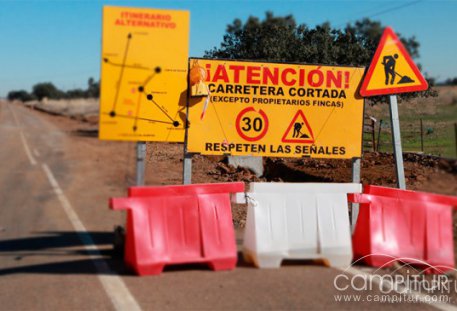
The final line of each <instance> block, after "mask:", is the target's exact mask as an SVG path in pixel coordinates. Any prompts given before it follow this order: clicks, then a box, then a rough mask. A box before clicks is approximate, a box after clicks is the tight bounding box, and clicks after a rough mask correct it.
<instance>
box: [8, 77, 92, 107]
mask: <svg viewBox="0 0 457 311" xmlns="http://www.w3.org/2000/svg"><path fill="white" fill-rule="evenodd" d="M99 96H100V82H95V80H94V78H89V80H88V81H87V89H86V90H83V89H72V90H68V91H66V92H64V91H62V90H59V89H58V88H57V87H56V86H55V85H54V84H52V83H51V82H43V83H37V84H35V85H34V86H33V88H32V93H28V92H27V91H25V90H19V91H11V92H9V93H8V99H9V100H21V101H29V100H34V99H38V100H42V99H43V98H44V97H46V98H49V99H64V98H69V99H73V98H98V97H99Z"/></svg>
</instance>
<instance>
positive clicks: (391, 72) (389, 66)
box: [382, 54, 398, 85]
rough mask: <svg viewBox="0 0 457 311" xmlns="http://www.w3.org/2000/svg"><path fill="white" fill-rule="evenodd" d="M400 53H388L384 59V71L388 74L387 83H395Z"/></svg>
mask: <svg viewBox="0 0 457 311" xmlns="http://www.w3.org/2000/svg"><path fill="white" fill-rule="evenodd" d="M397 58H398V54H394V56H392V55H387V56H384V58H383V59H382V65H384V73H385V74H386V81H385V84H386V85H388V84H389V78H390V84H394V82H395V64H396V63H397Z"/></svg>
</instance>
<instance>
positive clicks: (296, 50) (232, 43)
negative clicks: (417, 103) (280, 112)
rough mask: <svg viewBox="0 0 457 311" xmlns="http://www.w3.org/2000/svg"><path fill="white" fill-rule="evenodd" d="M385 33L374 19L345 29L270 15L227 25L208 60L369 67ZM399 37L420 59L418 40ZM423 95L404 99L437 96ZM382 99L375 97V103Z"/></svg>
mask: <svg viewBox="0 0 457 311" xmlns="http://www.w3.org/2000/svg"><path fill="white" fill-rule="evenodd" d="M383 31H384V27H383V26H382V25H381V23H380V22H377V21H372V20H370V19H363V20H360V21H357V22H355V23H354V24H348V25H346V27H345V28H344V29H335V28H332V27H331V25H330V24H329V23H324V24H322V25H319V26H316V27H315V28H309V27H308V26H306V25H305V24H301V25H297V23H296V21H295V18H294V17H293V16H292V15H288V16H285V17H276V16H274V15H273V13H271V12H267V13H266V17H265V19H264V20H260V19H259V18H257V17H253V16H251V17H249V18H248V19H247V21H246V22H245V23H243V22H242V21H241V20H240V19H235V20H234V21H233V23H232V24H230V25H228V26H227V30H226V34H225V35H224V37H223V40H222V43H221V45H220V47H219V48H217V47H214V48H213V49H212V50H209V51H206V52H205V57H208V58H219V59H245V60H261V61H273V62H294V63H295V62H299V63H309V64H325V65H345V66H364V67H368V66H369V64H370V61H371V58H372V57H373V55H374V53H375V51H376V47H377V45H378V42H379V39H380V38H381V35H382V33H383ZM399 38H400V40H401V41H402V42H403V44H404V45H405V47H406V49H407V50H408V52H409V53H410V55H411V57H413V58H417V57H418V56H419V42H418V41H417V40H416V38H415V37H411V38H404V37H402V36H401V35H400V36H399ZM419 93H420V94H419ZM419 93H413V94H408V95H404V96H403V98H410V97H414V96H418V95H421V96H430V95H434V94H435V92H434V91H433V90H432V91H430V90H428V91H425V92H419ZM382 99H383V98H382V97H378V98H372V100H373V101H374V102H378V101H380V100H382Z"/></svg>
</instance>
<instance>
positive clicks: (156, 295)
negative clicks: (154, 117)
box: [0, 102, 451, 310]
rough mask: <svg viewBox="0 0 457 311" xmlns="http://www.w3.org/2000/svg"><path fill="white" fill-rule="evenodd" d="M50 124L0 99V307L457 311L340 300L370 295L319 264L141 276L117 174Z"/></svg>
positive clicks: (175, 271) (187, 269)
mask: <svg viewBox="0 0 457 311" xmlns="http://www.w3.org/2000/svg"><path fill="white" fill-rule="evenodd" d="M50 120H51V118H50V117H49V116H46V117H45V116H44V115H43V114H42V113H40V112H37V111H32V110H29V109H27V108H25V107H23V106H21V105H19V104H9V103H6V102H0V142H1V147H0V163H1V165H0V309H1V310H112V309H118V310H137V309H144V310H184V309H185V310H201V309H211V310H265V309H275V310H277V309H281V310H291V309H294V310H296V309H306V310H309V309H311V310H319V309H322V310H323V309H326V310H329V309H330V310H337V309H338V310H353V309H354V310H355V309H373V310H378V309H383V310H402V309H403V310H409V309H411V308H414V309H415V310H426V309H431V310H432V309H435V308H434V307H439V308H441V309H448V310H451V309H450V306H449V305H435V306H430V305H426V304H420V303H414V304H411V303H380V302H369V301H366V300H367V297H368V296H367V294H370V295H372V297H373V296H374V295H380V294H381V293H380V291H379V290H373V291H370V292H369V293H367V292H364V293H362V294H363V297H361V299H363V300H365V301H360V302H338V301H336V298H335V295H339V294H345V295H351V294H361V293H360V292H357V291H355V290H350V289H348V290H345V291H338V290H337V289H336V288H335V286H334V280H335V277H337V276H338V275H340V274H341V273H342V272H341V271H339V270H336V269H332V268H327V267H324V266H321V265H318V264H315V263H310V262H298V263H291V264H286V265H283V266H282V267H281V268H280V269H266V270H260V269H255V268H253V267H251V266H249V265H248V264H245V263H243V262H242V261H241V260H240V263H239V264H238V267H237V269H236V270H234V271H228V272H212V271H210V270H209V269H207V268H206V267H201V266H195V265H190V266H180V267H171V268H167V269H166V270H165V272H164V273H162V274H161V275H160V276H148V277H137V276H135V275H133V274H131V273H130V272H129V271H127V270H126V269H125V268H124V265H123V262H122V259H121V258H118V257H116V256H115V255H114V253H113V251H112V247H111V242H112V239H113V234H112V232H113V230H112V228H113V226H114V225H116V224H119V223H120V222H122V217H121V216H119V214H118V213H117V212H113V211H110V210H108V208H107V202H108V198H109V196H113V195H119V190H116V189H115V188H116V187H115V182H113V180H111V179H110V178H112V176H111V175H110V174H109V172H108V170H107V169H105V168H104V166H103V164H102V163H101V162H103V161H100V159H99V158H96V157H93V156H92V155H91V153H90V150H89V147H87V146H86V145H84V141H83V140H81V139H76V138H75V137H74V136H73V135H71V133H69V132H66V131H64V130H62V129H61V128H59V127H57V126H56V125H55V124H53V122H52V121H50ZM100 143H102V142H100ZM86 147H87V150H88V152H87V153H84V150H85V148H86ZM76 151H79V152H76ZM351 271H352V272H354V271H355V270H351ZM357 271H359V270H357ZM368 272H369V270H368ZM346 275H347V276H348V277H352V275H351V274H350V273H346Z"/></svg>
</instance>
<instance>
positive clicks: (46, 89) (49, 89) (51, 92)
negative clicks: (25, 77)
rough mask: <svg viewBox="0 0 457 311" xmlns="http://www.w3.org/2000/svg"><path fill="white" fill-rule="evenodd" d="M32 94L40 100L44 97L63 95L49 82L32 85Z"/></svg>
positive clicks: (54, 97)
mask: <svg viewBox="0 0 457 311" xmlns="http://www.w3.org/2000/svg"><path fill="white" fill-rule="evenodd" d="M32 94H33V95H34V96H35V97H36V98H38V99H39V100H42V99H43V98H44V97H47V98H49V99H60V98H63V97H64V93H63V92H62V91H61V90H59V89H58V88H56V87H55V85H54V84H52V83H51V82H42V83H37V84H35V85H34V86H33V90H32Z"/></svg>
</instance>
